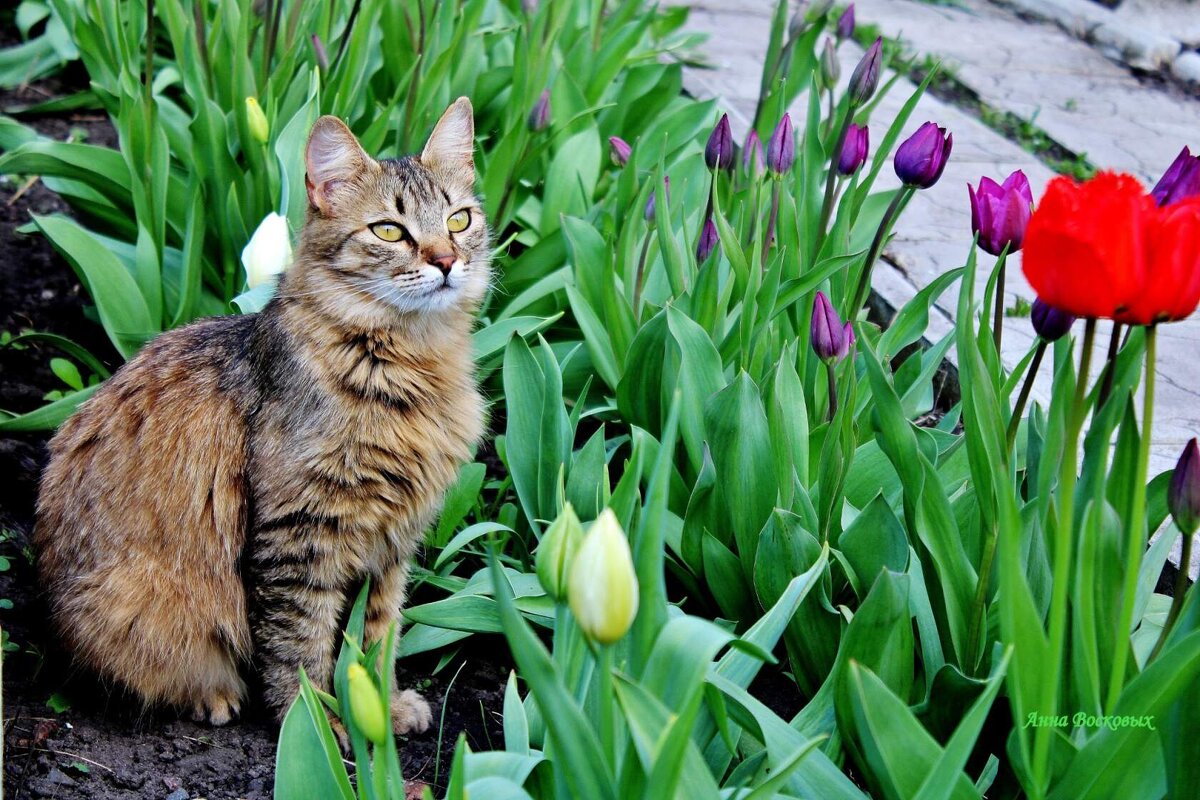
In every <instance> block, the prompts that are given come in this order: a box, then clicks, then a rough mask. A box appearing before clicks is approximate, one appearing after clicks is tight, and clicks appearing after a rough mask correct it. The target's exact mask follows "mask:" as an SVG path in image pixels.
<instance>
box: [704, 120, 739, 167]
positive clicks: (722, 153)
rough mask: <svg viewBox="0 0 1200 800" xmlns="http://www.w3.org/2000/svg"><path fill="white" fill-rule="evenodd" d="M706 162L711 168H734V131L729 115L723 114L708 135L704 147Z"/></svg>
mask: <svg viewBox="0 0 1200 800" xmlns="http://www.w3.org/2000/svg"><path fill="white" fill-rule="evenodd" d="M704 163H705V164H707V165H708V168H709V169H725V170H728V169H733V131H731V130H730V129H729V115H728V114H722V115H721V119H720V120H718V121H717V126H716V127H715V128H713V132H712V134H711V135H710V136H709V137H708V144H707V145H706V146H705V148H704Z"/></svg>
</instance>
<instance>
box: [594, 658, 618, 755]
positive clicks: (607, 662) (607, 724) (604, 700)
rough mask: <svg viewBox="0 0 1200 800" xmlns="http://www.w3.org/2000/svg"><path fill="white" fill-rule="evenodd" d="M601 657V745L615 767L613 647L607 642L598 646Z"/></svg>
mask: <svg viewBox="0 0 1200 800" xmlns="http://www.w3.org/2000/svg"><path fill="white" fill-rule="evenodd" d="M597 649H598V650H599V652H598V653H597V655H598V656H599V659H600V664H599V669H600V674H599V675H598V676H597V679H598V680H599V687H598V689H599V698H598V699H599V707H600V746H601V747H602V748H603V752H604V756H605V758H607V759H608V761H609V763H610V764H612V765H613V766H614V767H615V766H616V763H617V758H616V756H617V752H616V734H615V727H616V726H615V725H614V720H613V702H614V699H613V680H612V647H610V646H609V645H606V644H602V645H599V646H598V647H597Z"/></svg>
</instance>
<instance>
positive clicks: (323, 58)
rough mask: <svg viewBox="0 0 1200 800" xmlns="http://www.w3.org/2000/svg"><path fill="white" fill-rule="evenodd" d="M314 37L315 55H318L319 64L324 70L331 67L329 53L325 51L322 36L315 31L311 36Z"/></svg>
mask: <svg viewBox="0 0 1200 800" xmlns="http://www.w3.org/2000/svg"><path fill="white" fill-rule="evenodd" d="M310 38H311V39H312V46H313V55H315V56H316V57H317V66H319V67H320V68H321V69H322V70H328V69H329V54H328V53H327V52H325V43H324V42H322V41H321V37H320V36H317V35H316V34H315V33H314V34H313V35H312V36H311V37H310Z"/></svg>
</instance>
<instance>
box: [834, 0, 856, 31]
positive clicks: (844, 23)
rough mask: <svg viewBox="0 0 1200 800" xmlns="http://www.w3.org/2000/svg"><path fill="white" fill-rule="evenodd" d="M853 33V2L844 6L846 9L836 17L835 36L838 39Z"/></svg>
mask: <svg viewBox="0 0 1200 800" xmlns="http://www.w3.org/2000/svg"><path fill="white" fill-rule="evenodd" d="M853 35H854V3H851V4H850V5H848V6H846V10H845V11H843V12H842V15H841V16H840V17H838V21H837V37H838V38H839V39H849V38H850V37H851V36H853Z"/></svg>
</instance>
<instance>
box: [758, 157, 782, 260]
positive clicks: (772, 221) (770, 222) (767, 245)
mask: <svg viewBox="0 0 1200 800" xmlns="http://www.w3.org/2000/svg"><path fill="white" fill-rule="evenodd" d="M779 184H780V181H779V180H778V179H776V180H775V181H774V182H773V184H772V186H771V216H770V217H769V218H768V219H767V235H766V236H765V237H764V238H763V245H762V267H763V269H766V266H767V255H768V254H769V253H770V252H771V243H772V242H774V241H775V225H776V223H777V222H778V221H779Z"/></svg>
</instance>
